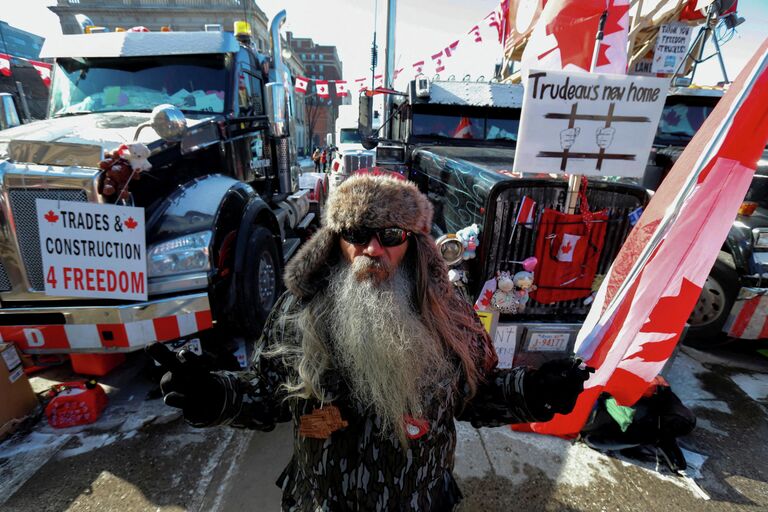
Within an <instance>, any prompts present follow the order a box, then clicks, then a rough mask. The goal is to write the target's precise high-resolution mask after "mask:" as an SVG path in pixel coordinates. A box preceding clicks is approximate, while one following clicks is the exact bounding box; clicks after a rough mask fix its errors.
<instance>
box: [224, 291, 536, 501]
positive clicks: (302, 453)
mask: <svg viewBox="0 0 768 512" xmlns="http://www.w3.org/2000/svg"><path fill="white" fill-rule="evenodd" d="M297 307H300V304H298V301H297V300H296V299H295V298H294V297H293V296H291V295H290V294H289V293H286V294H285V295H283V297H281V299H280V300H279V301H278V303H277V304H276V306H275V308H274V310H273V311H272V314H271V315H270V318H269V319H268V320H267V324H266V326H265V328H264V335H263V336H262V339H261V341H260V346H261V347H265V346H269V344H270V343H271V342H272V341H273V340H274V339H276V337H277V336H281V337H282V338H281V339H285V338H284V336H285V334H286V333H285V330H284V325H283V323H282V322H281V321H280V318H281V317H282V315H284V314H285V313H288V312H293V311H295V308H297ZM289 334H290V333H289ZM293 338H294V339H295V338H296V337H295V336H293ZM297 343H298V340H297ZM478 343H480V344H481V348H482V351H481V352H482V353H483V354H484V360H483V361H482V362H481V364H480V365H479V366H480V367H482V368H484V369H485V370H484V371H485V372H486V375H485V376H484V377H485V378H484V382H483V383H482V384H480V385H479V386H478V389H477V393H476V394H475V395H474V396H473V397H472V398H471V400H467V397H468V394H469V388H468V386H467V385H466V382H465V380H464V379H463V378H462V372H461V371H460V370H459V368H458V365H457V372H456V375H455V376H452V377H450V378H449V381H448V382H446V383H445V386H444V387H443V390H444V392H443V393H441V394H442V396H440V397H435V398H434V399H433V400H430V403H431V404H432V406H431V409H430V410H428V411H426V412H425V417H426V420H427V421H426V423H423V422H420V425H422V428H421V432H419V433H420V434H421V435H420V436H418V437H417V438H412V439H410V440H409V447H408V449H407V450H404V449H403V448H402V446H401V444H400V442H399V440H398V439H397V437H396V436H395V435H388V436H383V435H382V434H381V432H380V428H379V427H380V425H381V423H380V420H379V418H377V417H376V416H375V415H374V414H373V413H372V412H371V411H370V410H369V409H368V408H366V407H365V406H364V405H363V404H360V403H356V402H355V401H353V400H352V399H351V398H350V397H349V393H348V391H347V390H346V388H345V385H344V383H343V381H342V379H341V377H340V376H339V375H338V374H336V373H334V374H332V375H327V376H326V377H325V379H324V390H325V391H326V396H329V395H330V396H331V397H332V403H333V405H335V406H336V407H338V409H339V411H340V413H341V418H342V419H343V420H345V421H346V422H347V423H348V424H347V426H346V427H344V428H342V429H340V430H337V431H335V432H334V433H332V434H331V435H330V437H328V438H326V439H315V438H308V437H304V436H303V435H301V434H300V433H299V425H300V423H299V422H300V418H301V416H302V415H305V414H310V413H311V412H312V411H313V410H314V409H316V408H319V407H320V403H319V401H317V400H299V399H290V400H283V397H284V395H283V394H282V392H281V390H280V388H279V387H280V384H281V383H282V382H284V381H285V380H286V377H287V376H288V373H287V372H288V371H290V370H288V369H287V368H286V367H285V366H284V365H283V364H281V362H280V361H279V360H278V359H277V358H264V357H259V356H258V354H257V355H256V356H255V357H254V359H253V362H252V364H251V367H250V369H249V370H247V371H243V372H220V373H219V376H220V377H221V379H222V380H223V382H224V384H225V388H226V390H227V401H226V405H225V407H224V409H223V410H222V413H221V416H220V418H219V420H218V421H217V423H218V424H227V425H231V426H233V427H240V428H248V429H257V430H263V431H269V430H272V429H273V428H274V427H275V424H276V423H280V422H286V421H292V422H293V426H294V442H293V447H294V452H293V458H292V459H291V461H290V463H289V465H288V467H286V469H285V470H284V471H283V473H282V475H281V476H280V478H279V480H278V482H277V484H278V485H279V486H281V488H282V489H283V503H282V507H283V510H284V511H313V512H314V511H318V510H322V511H334V512H336V511H348V510H365V511H368V510H371V511H373V510H376V511H379V510H382V511H405V510H408V511H411V510H413V511H421V512H426V511H446V510H451V509H452V508H453V507H454V506H455V505H456V504H457V503H458V502H459V500H460V499H461V492H460V491H459V488H458V486H457V484H456V482H455V480H454V478H453V474H452V472H453V465H454V451H455V448H456V430H455V425H454V418H455V419H458V420H460V421H469V422H470V423H471V424H472V425H473V426H475V427H481V426H500V425H505V424H509V423H520V422H529V421H535V418H534V417H533V416H532V415H531V414H530V412H529V411H528V408H527V407H526V404H525V402H524V399H523V394H522V379H523V375H524V373H525V370H524V369H522V368H513V369H507V370H502V369H498V368H496V363H497V357H496V353H495V351H494V349H493V345H492V344H491V343H490V340H489V339H488V338H487V337H483V339H480V340H478ZM257 352H258V351H257ZM326 404H327V402H326ZM424 426H426V429H424V428H423V427H424Z"/></svg>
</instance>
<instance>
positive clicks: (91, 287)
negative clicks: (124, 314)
mask: <svg viewBox="0 0 768 512" xmlns="http://www.w3.org/2000/svg"><path fill="white" fill-rule="evenodd" d="M37 224H38V226H39V228H40V254H41V256H42V259H43V277H44V279H45V293H46V295H56V296H66V297H89V298H100V299H127V300H147V260H146V254H147V247H146V237H145V229H144V209H143V208H134V207H131V206H117V205H108V204H94V203H80V202H76V201H54V200H49V199H37Z"/></svg>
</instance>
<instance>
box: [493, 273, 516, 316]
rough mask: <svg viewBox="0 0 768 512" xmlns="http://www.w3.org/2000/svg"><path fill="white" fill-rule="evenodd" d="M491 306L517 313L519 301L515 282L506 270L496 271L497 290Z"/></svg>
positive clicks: (502, 311) (509, 312) (502, 310)
mask: <svg viewBox="0 0 768 512" xmlns="http://www.w3.org/2000/svg"><path fill="white" fill-rule="evenodd" d="M491 307H493V308H494V309H497V310H498V311H499V312H501V313H507V314H515V313H517V312H518V308H519V301H518V297H517V295H515V283H514V280H513V279H512V275H511V274H510V273H509V272H507V271H506V270H502V271H501V272H497V273H496V291H495V292H494V293H493V297H492V298H491Z"/></svg>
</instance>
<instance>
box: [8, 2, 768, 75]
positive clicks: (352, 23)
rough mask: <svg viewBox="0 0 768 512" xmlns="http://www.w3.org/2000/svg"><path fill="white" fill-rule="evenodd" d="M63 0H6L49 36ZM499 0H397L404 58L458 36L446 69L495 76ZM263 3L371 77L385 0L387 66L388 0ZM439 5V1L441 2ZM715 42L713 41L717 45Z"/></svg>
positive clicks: (738, 41)
mask: <svg viewBox="0 0 768 512" xmlns="http://www.w3.org/2000/svg"><path fill="white" fill-rule="evenodd" d="M54 3H55V0H24V1H23V2H21V1H19V0H0V19H2V20H4V21H7V22H9V23H10V24H12V25H14V26H17V27H20V28H23V29H25V30H29V31H31V32H35V33H37V34H40V35H42V36H44V37H45V36H50V35H55V34H58V33H61V29H60V27H59V23H58V19H57V17H56V15H54V14H53V13H52V12H50V11H49V10H48V9H46V7H45V6H46V5H51V4H54ZM497 3H498V0H473V1H471V2H467V1H465V0H441V1H440V2H439V3H437V2H435V1H434V0H433V1H431V2H425V1H423V0H399V1H398V3H397V15H398V16H397V18H398V22H397V43H396V55H397V58H396V62H397V64H398V66H399V67H403V66H404V67H406V68H410V66H411V64H413V62H415V61H416V60H420V59H425V60H427V61H429V60H430V56H431V55H432V54H433V53H436V52H437V51H439V50H440V49H442V48H444V47H445V46H447V45H448V44H449V43H451V42H453V41H454V40H456V39H460V38H463V39H462V43H461V44H460V46H459V49H458V52H456V54H455V56H454V57H452V58H451V60H450V61H449V66H448V68H447V69H446V74H445V75H444V76H447V75H448V74H454V75H456V76H457V77H458V78H461V77H462V76H464V75H465V74H470V75H471V76H472V77H478V76H479V75H484V76H485V77H486V78H489V77H490V76H491V74H492V73H493V67H494V64H495V62H496V61H497V60H499V59H500V56H501V48H500V46H499V45H498V44H497V43H496V42H495V40H493V39H492V37H491V30H490V29H488V28H487V27H485V29H483V32H482V34H483V37H484V41H483V43H481V44H477V43H474V41H472V40H471V39H469V37H468V36H467V31H468V30H469V29H470V28H472V26H473V25H475V24H476V23H479V22H481V20H482V18H483V17H484V16H485V15H486V14H487V13H489V12H490V11H491V10H493V9H494V7H495V6H496V5H497ZM258 4H259V6H260V7H261V8H262V9H263V10H264V11H265V12H266V13H267V15H268V16H270V17H271V16H273V15H274V14H275V13H276V12H277V11H278V10H279V9H283V8H284V9H286V10H287V12H288V22H287V27H286V28H287V29H288V30H293V31H294V32H295V33H296V34H297V35H299V36H308V37H312V38H313V39H315V41H316V42H318V43H322V44H335V45H336V46H337V47H338V51H339V54H340V56H341V59H342V62H343V64H344V76H345V78H346V79H347V80H354V79H355V78H358V77H362V76H370V71H369V66H370V46H371V37H372V30H373V26H374V12H375V9H374V6H376V5H378V12H379V15H378V41H379V48H380V50H379V67H380V69H383V66H384V49H383V47H384V44H383V41H384V36H385V30H386V25H385V15H384V14H385V13H384V11H385V8H386V0H354V1H353V0H323V1H322V2H317V1H310V0H261V1H259V2H258ZM438 6H439V7H438ZM739 14H740V15H741V16H743V17H745V18H746V19H747V21H746V23H744V24H743V25H741V26H740V27H738V29H737V33H736V35H735V36H734V38H733V39H732V40H731V41H730V42H728V43H726V44H725V45H724V46H723V55H724V58H725V62H726V68H727V71H728V73H729V75H730V78H731V79H733V78H735V77H736V75H737V73H738V72H739V71H740V70H741V68H742V67H743V66H744V64H745V63H746V61H747V60H748V59H749V57H751V55H752V52H753V51H754V49H755V48H756V47H757V46H758V45H759V44H760V43H761V42H762V40H763V38H764V37H765V34H766V29H765V27H768V0H740V2H739ZM709 48H711V45H710V46H709ZM719 80H721V77H720V71H719V67H718V64H717V62H716V60H715V59H712V60H710V61H708V62H706V63H705V64H703V65H702V66H700V67H699V70H698V71H697V76H696V82H697V83H699V84H703V85H705V84H713V83H716V82H718V81H719Z"/></svg>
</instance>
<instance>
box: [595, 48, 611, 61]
mask: <svg viewBox="0 0 768 512" xmlns="http://www.w3.org/2000/svg"><path fill="white" fill-rule="evenodd" d="M610 47H611V45H609V44H605V43H600V49H599V50H597V64H595V66H607V65H608V64H610V63H611V59H609V58H608V53H607V52H608V48H610Z"/></svg>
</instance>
